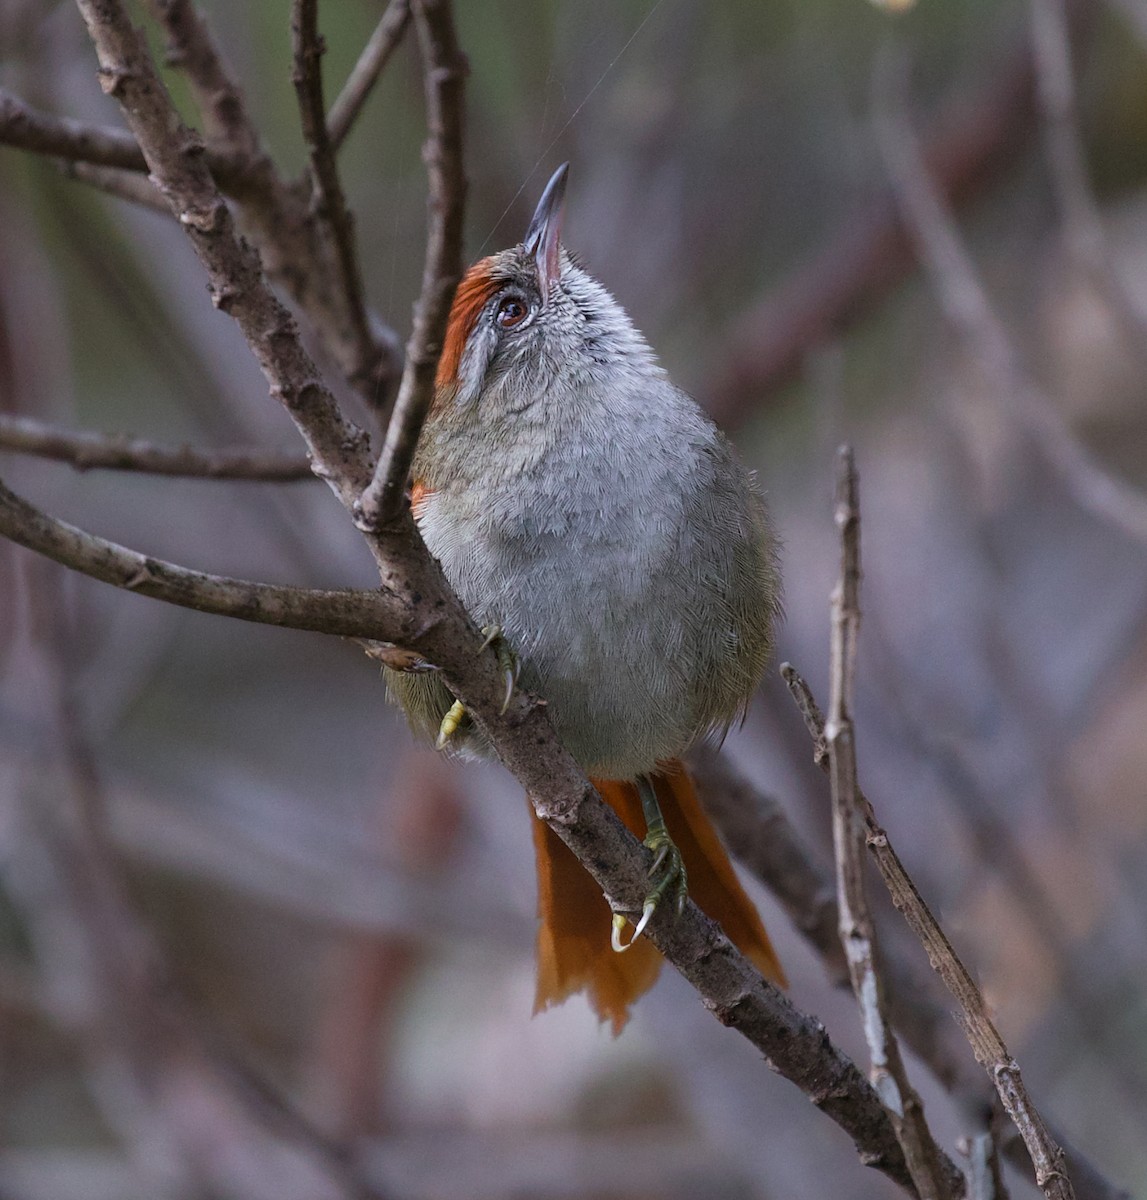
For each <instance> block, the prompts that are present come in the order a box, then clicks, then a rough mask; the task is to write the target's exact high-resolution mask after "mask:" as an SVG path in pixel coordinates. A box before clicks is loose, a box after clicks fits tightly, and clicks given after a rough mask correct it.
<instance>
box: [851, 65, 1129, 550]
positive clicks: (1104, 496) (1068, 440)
mask: <svg viewBox="0 0 1147 1200" xmlns="http://www.w3.org/2000/svg"><path fill="white" fill-rule="evenodd" d="M897 70H898V67H897V65H896V64H894V63H891V62H888V61H886V62H885V63H884V64H883V70H881V71H878V72H877V76H876V82H875V88H876V92H877V96H876V103H875V109H876V112H875V117H874V121H875V125H876V132H877V138H878V141H879V143H880V149H881V152H882V154H883V155H884V161H885V164H886V166H887V168H888V173H889V175H890V177H891V179H892V183H893V187H894V188H895V191H896V196H897V200H898V202H899V204H900V207H901V211H902V213H903V217H904V221H905V223H906V224H907V225H908V227H909V229H910V230H911V233H912V236H913V238H914V240H915V242H916V245H917V253H918V255H919V256H920V259H921V260H922V261H923V262H924V264H925V266H926V268H927V270H928V273H929V275H930V276H931V280H932V284H933V287H934V288H935V290H936V293H937V296H938V297H939V300H940V303H941V305H942V307H943V309H944V313H945V316H946V317H947V318H948V320H949V321H950V322H951V323H952V325H953V327H954V328H955V329H956V330H957V331H958V332H959V334H960V335H961V336H962V337H963V338H964V339H965V340H966V341H967V343H968V345H969V347H970V348H971V349H972V351H973V352H974V353H976V354H977V355H978V356H979V357H980V359H981V360H982V362H983V366H984V369H985V371H987V372H988V374H989V375H990V376H991V377H992V379H993V380H994V381H995V383H996V387H997V390H998V392H999V394H1000V397H1001V400H1002V401H1003V402H1004V403H1006V404H1007V405H1008V407H1009V408H1010V409H1011V410H1012V413H1013V414H1014V416H1015V417H1016V419H1017V420H1018V421H1019V422H1020V423H1021V424H1022V425H1023V427H1024V428H1026V429H1028V430H1029V431H1030V432H1031V433H1032V434H1033V435H1034V437H1035V439H1036V441H1037V443H1038V445H1039V446H1040V448H1041V450H1042V451H1043V453H1044V455H1045V456H1046V457H1047V460H1048V461H1049V462H1050V463H1051V464H1052V465H1053V466H1054V467H1055V468H1056V470H1057V471H1058V472H1059V473H1060V475H1061V477H1062V478H1063V480H1064V482H1065V484H1066V485H1067V487H1068V489H1069V491H1070V492H1071V494H1072V495H1073V496H1074V498H1075V501H1076V503H1077V504H1078V505H1079V506H1080V507H1081V508H1083V509H1085V510H1086V511H1088V512H1092V513H1094V514H1095V515H1096V516H1098V517H1100V518H1101V519H1103V520H1105V521H1108V522H1110V523H1111V524H1113V525H1116V526H1118V527H1119V528H1120V529H1122V530H1123V531H1124V532H1125V533H1127V534H1129V535H1130V536H1131V537H1133V538H1135V539H1137V540H1138V541H1141V542H1147V497H1145V496H1144V495H1143V494H1142V493H1141V492H1139V491H1137V490H1136V489H1135V488H1133V487H1131V486H1130V485H1129V484H1127V483H1125V482H1124V481H1123V480H1121V479H1118V478H1117V477H1115V476H1113V475H1112V474H1110V472H1108V471H1106V470H1105V469H1104V468H1103V467H1102V466H1100V465H1099V463H1097V462H1096V461H1095V458H1094V456H1093V455H1092V454H1091V452H1090V451H1089V450H1088V449H1087V448H1086V447H1085V446H1083V445H1082V444H1081V443H1080V441H1079V439H1078V438H1077V437H1075V436H1074V434H1073V433H1072V431H1071V429H1070V428H1069V427H1068V424H1067V422H1066V421H1065V420H1064V418H1063V416H1062V415H1061V414H1060V413H1059V411H1058V409H1057V408H1056V406H1055V405H1054V404H1053V403H1052V402H1051V399H1050V398H1049V397H1048V396H1045V395H1044V394H1043V393H1042V392H1041V390H1040V389H1039V388H1038V387H1037V386H1036V384H1035V382H1034V381H1033V380H1032V379H1031V378H1030V376H1029V375H1028V373H1027V372H1026V371H1025V370H1024V369H1023V367H1022V366H1021V365H1020V363H1019V361H1018V358H1017V356H1016V354H1015V351H1014V350H1013V347H1012V344H1011V340H1010V338H1009V337H1008V334H1007V330H1006V329H1005V328H1004V325H1003V323H1002V322H1001V321H1000V319H999V318H998V317H997V315H996V314H995V312H994V311H993V310H992V307H991V304H990V302H989V301H988V297H987V294H986V293H985V291H984V288H983V286H982V284H981V283H980V280H979V278H978V277H977V275H976V271H975V268H974V267H973V265H972V261H971V258H970V257H969V255H968V253H967V251H966V250H965V248H964V246H963V245H962V243H961V241H960V238H959V234H958V232H957V228H956V223H955V220H954V218H953V217H952V214H951V211H950V210H949V208H948V206H947V204H946V203H945V201H944V198H943V196H942V195H941V194H940V192H939V190H938V189H937V188H936V186H935V185H934V183H933V181H932V179H931V177H930V176H929V174H928V169H927V166H926V164H925V162H924V160H923V158H922V157H921V155H920V149H919V146H918V144H917V141H916V137H915V135H914V133H913V131H912V127H911V125H910V123H909V121H908V118H907V116H906V114H905V111H904V108H903V105H899V104H896V105H894V104H893V103H892V102H891V100H890V95H891V94H893V93H894V90H895V86H896V85H895V82H894V80H893V78H892V76H893V74H894V72H895V71H897Z"/></svg>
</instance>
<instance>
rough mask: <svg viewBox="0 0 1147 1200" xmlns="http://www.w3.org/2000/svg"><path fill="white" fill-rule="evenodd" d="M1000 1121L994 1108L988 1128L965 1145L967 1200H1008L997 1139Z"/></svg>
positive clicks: (996, 1109) (998, 1111)
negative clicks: (966, 1157)
mask: <svg viewBox="0 0 1147 1200" xmlns="http://www.w3.org/2000/svg"><path fill="white" fill-rule="evenodd" d="M1001 1117H1002V1113H1000V1110H999V1108H998V1106H996V1105H993V1106H992V1112H991V1115H990V1116H989V1118H988V1122H987V1124H988V1128H987V1129H985V1130H984V1131H983V1132H982V1133H977V1134H976V1135H975V1137H973V1138H971V1139H970V1141H969V1143H968V1146H967V1150H966V1153H967V1155H968V1200H1008V1189H1007V1187H1006V1186H1005V1184H1004V1170H1003V1166H1002V1165H1001V1163H1000V1147H999V1136H998V1135H999V1124H1000V1118H1001ZM961 1149H963V1147H962V1146H961Z"/></svg>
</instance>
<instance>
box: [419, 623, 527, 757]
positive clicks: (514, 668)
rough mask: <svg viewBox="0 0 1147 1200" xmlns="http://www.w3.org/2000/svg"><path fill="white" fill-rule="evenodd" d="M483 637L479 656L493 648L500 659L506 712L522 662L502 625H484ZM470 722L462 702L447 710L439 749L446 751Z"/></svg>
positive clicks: (516, 683)
mask: <svg viewBox="0 0 1147 1200" xmlns="http://www.w3.org/2000/svg"><path fill="white" fill-rule="evenodd" d="M482 637H483V641H482V645H481V646H480V647H479V651H478V652H479V654H481V653H482V652H483V651H485V650H488V649H490V648H493V651H494V654H495V656H496V657H497V659H498V666H499V667H500V668H501V671H502V678H503V680H504V681H505V693H504V695H503V697H502V709H501V711H502V712H505V711H506V709H507V708H509V707H510V701H511V700H513V698H514V690H515V689H516V688H517V686H518V673H519V672H520V670H521V662H520V660H519V659H518V656H517V654H515V653H514V651H513V649H512V648H511V646H510V643H509V642H507V641H506V639H505V638H504V637H503V636H502V627H501V626H500V625H484V626H483V627H482ZM469 720H470V714H469V713H468V712H467V711H466V706H465V705H464V704H463V703H462V701H461V700H455V701H454V703H453V704H452V705H451V706H450V708H449V709H448V710H447V712H446V715H445V716H444V717H443V718H442V724H441V725H439V727H438V740H437V741H436V742H435V745H436V746H437V748H438V749H439V750H444V749H445V748H446V746H447V745H448V744H449V742H450V739H451V738H452V737H453V736H454V735H455V734H456V733H457V732H458V730H459V729H460V728H461V726H462V725H463V724H465V723H467V722H468V721H469Z"/></svg>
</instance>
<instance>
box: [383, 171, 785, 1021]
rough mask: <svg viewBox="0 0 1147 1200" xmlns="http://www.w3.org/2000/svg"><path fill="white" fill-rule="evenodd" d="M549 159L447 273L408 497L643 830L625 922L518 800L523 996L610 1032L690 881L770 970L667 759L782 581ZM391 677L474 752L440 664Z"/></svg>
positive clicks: (593, 767)
mask: <svg viewBox="0 0 1147 1200" xmlns="http://www.w3.org/2000/svg"><path fill="white" fill-rule="evenodd" d="M566 176H567V166H566V165H563V166H562V167H560V168H559V169H558V170H557V172H556V173H555V174H554V176H553V178H552V179H551V180H550V182H549V185H548V186H547V187H546V190H545V192H544V193H543V195H542V198H541V201H540V202H539V204H538V208H537V211H536V212H535V213H534V217H533V220H532V221H531V222H530V226H529V230H528V231H527V233H526V237H525V240H524V241H523V242H521V244H519V245H517V246H514V247H513V248H511V249H509V250H503V251H502V252H501V253H498V254H494V255H491V256H490V257H488V258H483V259H482V260H481V261H480V262H477V263H475V264H474V266H472V267H471V268H470V270H469V271H468V272H467V273H466V275H465V277H464V278H463V280H462V282H461V283H460V284H459V286H458V290H457V293H456V295H455V298H454V304H453V307H452V309H451V312H450V319H449V324H448V328H447V333H446V339H445V342H444V345H443V351H442V357H441V362H440V365H439V368H438V376H437V388H436V393H435V399H434V403H433V406H432V408H431V411H430V414H429V417H428V419H427V421H426V424H425V426H424V428H423V430H422V435H421V438H420V440H419V444H418V448H417V451H416V453H415V457H414V465H413V472H412V474H413V485H412V489H411V504H412V507H413V511H414V516H415V518H416V520H417V522H418V526H419V529H420V530H421V532H422V536H423V538H424V539H425V541H426V544H427V546H428V547H429V549H430V551H431V553H432V554H434V555H435V556H436V557H437V558H438V560H439V561H440V562H441V564H442V568H443V570H444V571H445V573H446V577H447V579H448V580H449V581H450V583H451V585H452V586H453V588H454V590H455V591H456V592H457V593H458V596H459V597H460V599H461V600H462V603H463V604H464V605H465V606H466V608H467V609H468V610H469V612H470V614H471V615H472V616H473V617H474V619H475V620H476V621H477V622H478V623H479V624H480V625H482V626H483V627H484V628H485V630H486V633H487V638H488V640H489V641H490V642H491V643H492V644H493V645H494V648H495V650H496V651H497V653H498V654H499V658H500V661H501V662H502V663H503V666H504V670H505V673H506V680H507V687H508V688H512V687H513V686H514V684H515V680H516V679H517V677H518V673H519V669H520V684H521V686H523V687H525V688H527V689H529V690H530V691H531V692H534V693H537V694H538V695H541V696H543V697H545V699H546V701H547V705H548V707H547V710H546V711H547V713H548V715H549V718H550V720H551V721H552V722H553V725H554V727H555V729H556V730H557V733H558V735H559V737H560V738H561V740H562V741H563V742H564V744H565V745H566V746H567V747H568V748H569V750H570V752H571V753H572V754H573V756H574V758H575V759H576V760H577V761H578V763H579V764H580V765H581V766H582V768H583V769H584V770H585V771H586V773H587V774H588V775H589V776H590V777H591V779H592V780H593V783H594V786H595V787H596V788H597V790H598V792H599V793H600V794H601V796H602V799H604V800H605V801H606V802H607V803H608V804H610V805H612V807H613V808H614V810H615V811H616V812H617V814H618V816H619V817H620V818H621V820H622V821H623V822H624V823H625V824H626V826H627V827H628V828H629V829H630V830H631V831H632V832H633V833H634V834H635V835H636V836H637V837H638V838H641V839H643V840H644V844H645V845H646V846H648V847H649V848H650V849H651V850H652V851H653V854H654V862H653V867H652V869H651V871H650V883H649V893H648V895H647V897H646V899H645V904H644V906H643V910H642V914H641V917H640V918H639V919H638V921H637V924H636V926H635V927H634V929H633V932H632V934H631V935H630V936H628V937H627V936H626V931H627V921H626V918H625V917H624V916H621V915H617V916H614V915H613V914H612V913H611V911H610V908H609V905H608V903H607V902H606V900H605V898H604V897H603V896H602V894H601V890H600V888H599V887H598V886H597V884H596V883H595V882H594V880H593V878H592V877H591V876H590V875H589V874H588V873H587V872H586V871H585V870H584V869H583V868H582V866H581V864H580V863H579V862H578V861H577V859H576V858H575V857H574V855H573V854H572V852H571V851H570V850H569V849H568V848H567V847H566V846H565V845H563V844H562V842H561V841H560V840H559V839H558V837H557V836H556V835H555V834H554V833H553V832H552V831H551V830H550V829H549V827H548V826H546V825H545V824H544V823H543V822H542V821H540V820H538V819H537V818H536V817H534V845H535V848H536V853H537V868H538V913H539V917H540V929H539V932H538V943H537V951H538V982H537V1001H536V1006H535V1011H538V1010H540V1009H544V1008H547V1007H548V1006H550V1005H551V1004H555V1003H557V1002H559V1001H561V1000H564V999H565V998H566V997H567V996H569V995H571V994H572V993H574V992H577V991H582V990H584V991H586V992H587V994H588V997H589V1001H590V1004H591V1005H592V1007H593V1008H594V1010H595V1012H596V1013H597V1015H598V1016H599V1018H600V1019H601V1020H603V1021H610V1022H611V1023H612V1026H613V1030H614V1032H615V1033H618V1032H620V1030H621V1028H622V1027H623V1026H624V1025H625V1022H626V1021H627V1019H628V1016H629V1009H630V1006H631V1004H632V1003H633V1001H634V1000H635V999H637V997H638V996H640V995H642V993H644V992H645V991H647V990H648V989H649V988H650V987H651V986H652V985H653V982H654V980H655V979H656V978H657V975H658V972H659V971H660V969H661V965H662V961H663V960H662V958H661V955H660V953H659V952H658V951H657V949H656V948H655V947H654V946H653V945H652V943H650V942H649V940H648V939H647V938H642V937H641V933H642V931H643V930H644V928H645V925H646V923H647V922H648V920H649V918H650V916H651V915H652V913H653V912H654V910H655V909H656V908H657V906H658V905H660V904H662V903H665V904H669V905H672V906H673V907H674V908H675V909H676V910H677V911H680V909H681V907H682V906H683V905H684V902H685V897H686V895H687V894H688V895H691V896H692V897H693V899H694V900H695V901H696V902H697V904H698V905H699V906H700V907H701V909H702V910H703V911H704V912H706V913H707V914H708V915H709V916H710V917H712V918H714V919H715V920H716V921H718V922H719V923H720V924H721V926H722V927H723V928H724V930H725V933H726V934H727V935H728V936H729V938H730V939H731V940H732V941H733V942H734V943H735V944H736V945H737V946H738V947H739V948H740V949H741V951H742V952H743V953H745V954H746V955H747V956H748V957H749V958H750V959H751V960H752V961H753V962H754V963H755V964H756V966H757V967H758V968H759V969H760V971H761V972H762V973H763V974H764V975H765V976H766V978H768V979H770V980H772V981H773V982H774V983H777V984H780V985H782V986H783V985H784V974H783V972H782V970H781V967H780V964H779V963H778V961H777V958H776V955H775V954H774V952H773V948H772V946H771V944H770V942H769V938H768V934H767V933H766V932H765V929H764V926H763V925H762V923H761V919H760V917H759V916H758V914H757V912H756V910H755V908H754V907H753V905H752V904H751V902H750V901H749V899H748V897H747V896H746V895H745V892H744V890H743V889H742V887H741V885H740V883H739V882H738V881H737V878H736V875H735V874H734V872H733V869H732V866H731V865H730V863H729V859H728V856H727V855H726V853H725V851H724V849H723V848H722V846H721V843H720V841H719V839H718V837H717V834H716V831H715V830H714V828H713V825H712V823H711V822H710V820H709V818H708V817H707V816H706V815H705V813H704V811H703V810H702V808H701V806H700V804H699V803H698V800H697V795H696V792H695V790H694V788H693V784H692V782H691V781H690V778H689V775H688V773H687V772H686V770H685V767H684V766H683V764H682V762H681V755H682V754H683V753H684V752H685V751H686V750H687V749H688V748H689V746H690V745H692V744H693V743H694V742H696V741H697V740H698V739H699V738H703V737H705V736H706V735H707V734H712V733H718V734H719V733H720V732H722V731H723V730H725V729H726V728H727V727H728V726H729V725H730V723H732V722H733V721H735V720H737V719H738V718H739V717H740V716H741V715H742V714H743V712H744V709H745V706H746V705H747V703H748V701H749V697H750V696H751V695H752V692H753V690H754V688H755V687H756V686H757V683H758V681H759V680H760V677H761V674H762V672H763V670H764V667H765V664H766V662H767V660H768V658H769V655H770V653H771V651H772V645H773V627H774V624H775V622H776V620H777V617H778V614H779V611H780V579H779V574H778V568H777V542H776V538H775V536H774V534H773V532H772V529H771V526H770V524H769V520H768V516H767V514H766V511H765V507H764V504H763V502H762V499H761V497H760V495H759V494H758V492H757V490H756V488H755V486H754V482H753V478H752V476H751V475H750V474H749V472H748V471H746V470H745V468H744V467H743V466H742V465H741V464H740V463H739V462H738V461H737V458H736V456H735V454H734V452H733V450H732V448H731V447H730V445H729V443H728V441H727V440H726V439H725V437H724V436H723V435H722V434H721V432H720V431H719V430H718V429H717V428H716V426H715V425H714V424H713V423H712V421H710V420H709V418H708V417H706V416H705V414H704V413H703V412H702V411H701V409H700V408H699V407H698V406H697V404H696V403H694V401H693V400H692V399H690V397H688V396H687V395H685V393H684V392H682V391H681V390H680V389H679V388H676V387H674V385H673V384H672V383H671V382H670V380H669V377H668V376H667V374H666V373H665V371H664V370H663V369H662V367H661V366H660V365H659V364H658V362H657V360H656V358H655V357H654V355H653V352H652V351H651V350H650V348H649V346H648V344H647V343H646V341H645V339H644V338H643V337H642V335H641V334H640V333H639V332H638V331H637V329H635V328H634V326H633V323H632V322H631V321H630V319H629V317H628V316H627V315H626V313H625V311H624V309H622V307H621V305H620V304H618V302H617V301H616V300H615V299H614V298H613V297H612V296H611V295H610V294H609V293H608V292H607V291H606V290H605V288H604V287H602V285H601V284H600V283H598V282H597V281H596V280H595V279H593V278H592V277H591V276H590V275H589V274H588V273H587V272H586V271H585V270H583V269H582V267H581V266H580V265H579V264H578V263H576V262H575V261H574V260H573V259H572V258H571V257H570V256H569V254H567V252H566V251H565V249H564V248H563V246H562V243H561V226H562V216H563V211H564V197H565V189H566ZM388 682H389V686H390V689H391V693H392V695H393V696H394V698H395V699H396V700H397V701H398V703H399V704H401V705H402V707H403V708H404V709H405V710H406V713H407V716H408V718H409V720H410V723H411V725H412V726H413V728H414V729H415V731H416V732H419V733H422V734H425V735H426V736H428V737H431V738H434V739H436V740H437V742H438V744H439V745H440V746H443V745H445V746H447V747H449V748H450V749H452V750H455V751H458V752H460V753H462V754H464V755H479V756H486V755H489V754H491V753H492V751H491V748H490V746H489V744H488V742H487V741H486V739H485V738H484V736H483V735H482V733H481V731H480V730H479V729H478V727H477V726H476V725H475V724H474V723H473V722H472V721H471V720H470V718H469V716H468V714H467V713H466V711H465V709H464V708H463V706H462V705H461V704H460V703H458V702H457V701H456V700H455V698H454V697H453V696H452V695H451V694H450V692H449V691H448V690H447V688H446V686H445V685H444V684H443V683H442V681H441V680H440V679H439V678H438V676H437V675H436V674H434V673H405V674H400V673H397V672H394V671H389V672H388ZM508 694H509V693H507V695H508ZM611 929H612V932H611Z"/></svg>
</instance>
